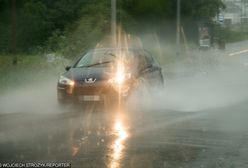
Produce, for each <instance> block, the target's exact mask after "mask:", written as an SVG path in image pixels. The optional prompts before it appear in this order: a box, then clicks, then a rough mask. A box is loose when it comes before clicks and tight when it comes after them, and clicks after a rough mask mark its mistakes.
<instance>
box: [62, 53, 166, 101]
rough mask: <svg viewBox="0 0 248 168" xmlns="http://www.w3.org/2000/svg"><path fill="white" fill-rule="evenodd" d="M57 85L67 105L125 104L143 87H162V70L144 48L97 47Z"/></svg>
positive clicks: (69, 67) (63, 75) (70, 67)
mask: <svg viewBox="0 0 248 168" xmlns="http://www.w3.org/2000/svg"><path fill="white" fill-rule="evenodd" d="M65 69H66V72H65V73H63V74H62V75H61V76H60V77H59V80H58V83H57V99H58V102H59V103H61V104H64V103H69V102H72V103H83V102H110V104H114V103H116V102H117V100H119V101H120V99H121V101H125V100H126V99H127V98H128V97H129V96H130V95H131V94H132V93H133V92H134V91H135V90H137V89H138V87H139V86H140V85H141V84H144V83H145V85H146V86H147V87H152V86H160V87H163V85H164V79H163V74H162V68H161V67H160V66H159V64H158V63H157V62H156V61H155V59H154V57H153V56H152V55H151V54H150V53H149V52H148V51H145V50H143V49H130V48H129V49H125V48H120V49H116V48H98V49H92V50H90V51H89V52H87V53H86V54H84V55H83V56H81V57H80V58H79V59H78V60H77V61H76V62H75V63H74V65H73V66H67V67H66V68H65Z"/></svg>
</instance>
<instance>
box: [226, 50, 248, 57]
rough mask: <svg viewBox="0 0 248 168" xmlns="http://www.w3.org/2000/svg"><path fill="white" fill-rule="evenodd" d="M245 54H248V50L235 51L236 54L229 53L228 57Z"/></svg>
mask: <svg viewBox="0 0 248 168" xmlns="http://www.w3.org/2000/svg"><path fill="white" fill-rule="evenodd" d="M247 52H248V49H246V50H241V51H237V52H233V53H230V54H229V56H230V57H232V56H235V55H240V54H244V53H247Z"/></svg>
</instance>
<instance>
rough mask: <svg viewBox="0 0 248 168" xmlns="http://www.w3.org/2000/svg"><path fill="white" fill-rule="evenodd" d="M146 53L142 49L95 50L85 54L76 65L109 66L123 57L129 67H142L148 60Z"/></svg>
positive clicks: (79, 66) (77, 66)
mask: <svg viewBox="0 0 248 168" xmlns="http://www.w3.org/2000/svg"><path fill="white" fill-rule="evenodd" d="M145 55H146V53H145V52H144V51H142V50H93V51H90V52H88V53H87V54H85V55H84V56H83V57H82V58H81V59H80V60H79V61H78V62H77V63H76V65H75V67H76V68H82V67H91V66H108V65H107V64H109V63H114V62H115V61H117V60H118V59H121V60H122V61H123V62H124V64H125V65H126V66H127V67H130V68H132V69H142V68H144V66H145V65H146V64H147V61H148V60H147V58H146V56H145Z"/></svg>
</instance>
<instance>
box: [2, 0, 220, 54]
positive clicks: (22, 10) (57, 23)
mask: <svg viewBox="0 0 248 168" xmlns="http://www.w3.org/2000/svg"><path fill="white" fill-rule="evenodd" d="M110 2H111V1H110V0H109V1H106V0H16V9H17V10H16V13H17V23H16V24H17V51H19V52H33V51H37V50H39V51H40V50H42V49H43V50H48V51H56V50H59V51H61V52H63V53H65V54H66V55H68V56H69V55H76V54H77V53H80V52H82V51H83V50H85V49H87V48H89V47H92V46H94V45H95V44H96V42H97V41H98V40H99V39H100V38H101V37H102V36H104V35H105V34H108V33H109V31H110V18H111V16H110V14H111V10H110V6H111V4H110ZM181 3H182V5H181V6H182V16H183V17H182V19H183V23H184V22H188V23H190V24H188V25H189V27H191V25H192V23H193V24H196V22H198V21H209V20H211V18H212V17H214V16H215V15H216V14H217V13H218V12H219V9H221V8H224V5H223V3H222V1H221V0H197V1H196V0H185V1H183V0H182V1H181ZM12 12H13V10H12V0H0V52H9V51H10V49H11V43H12V42H11V39H12V31H11V28H12V19H11V18H12ZM117 12H118V13H117V20H118V22H119V23H121V24H122V25H123V27H124V29H125V30H126V31H131V32H141V30H144V29H146V27H149V28H151V27H152V28H154V29H155V31H158V32H163V31H164V27H165V20H172V21H175V15H176V0H117ZM185 25H186V24H185ZM169 26H171V28H172V27H173V28H172V29H174V27H175V24H174V22H170V24H169ZM186 29H187V28H186ZM134 30H135V31H134Z"/></svg>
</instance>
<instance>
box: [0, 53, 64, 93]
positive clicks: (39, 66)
mask: <svg viewBox="0 0 248 168" xmlns="http://www.w3.org/2000/svg"><path fill="white" fill-rule="evenodd" d="M12 57H13V56H12V55H0V94H3V93H5V92H8V91H10V90H12V89H13V88H19V87H23V86H26V85H27V84H30V83H38V82H45V81H46V80H49V79H51V78H54V79H55V80H56V78H57V76H58V75H59V73H60V72H62V70H63V64H62V62H61V61H54V62H51V63H49V62H47V58H46V57H45V56H42V55H41V56H40V55H18V56H17V58H18V64H17V65H12Z"/></svg>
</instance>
